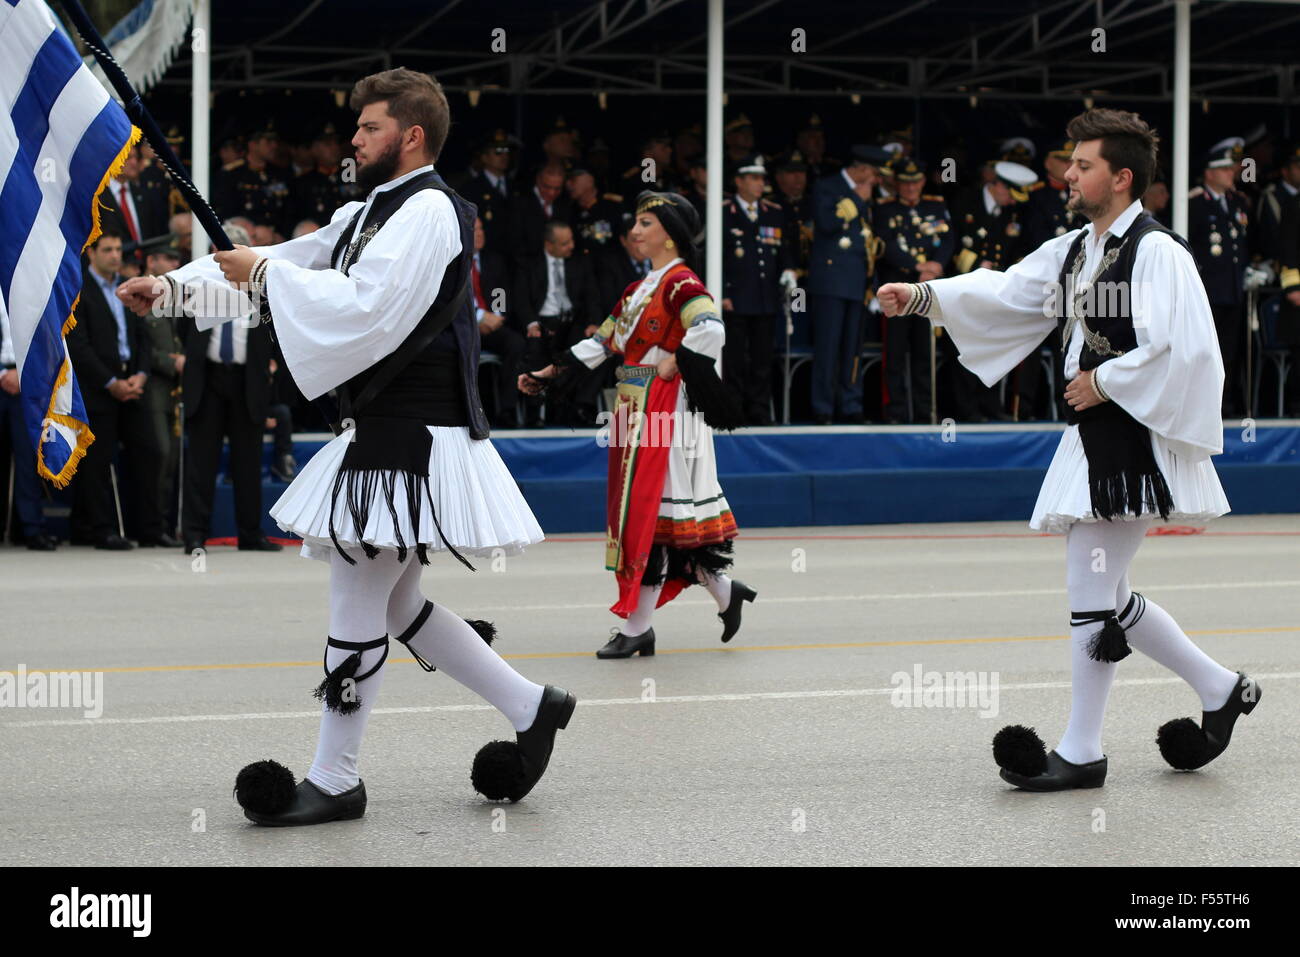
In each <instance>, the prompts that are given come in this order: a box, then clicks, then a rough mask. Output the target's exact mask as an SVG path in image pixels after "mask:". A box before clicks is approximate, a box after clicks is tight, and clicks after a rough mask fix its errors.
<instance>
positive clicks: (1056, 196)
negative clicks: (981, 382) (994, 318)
mask: <svg viewBox="0 0 1300 957" xmlns="http://www.w3.org/2000/svg"><path fill="white" fill-rule="evenodd" d="M1074 145H1075V144H1074V141H1073V140H1069V139H1065V138H1061V139H1058V140H1055V141H1054V142H1052V143H1051V144H1050V145H1049V146H1048V150H1047V155H1048V156H1054V157H1057V158H1059V159H1063V160H1065V161H1067V162H1069V161H1070V160H1071V159H1072V157H1073V155H1074ZM1069 199H1070V187H1069V185H1068V184H1067V183H1064V182H1062V181H1060V180H1058V179H1056V178H1054V177H1052V176H1050V175H1049V176H1048V177H1047V179H1046V181H1045V182H1044V183H1043V184H1042V185H1041V186H1039V187H1038V188H1037V189H1034V190H1033V191H1032V192H1031V193H1030V194H1029V199H1028V200H1027V201H1026V203H1025V216H1024V232H1023V233H1022V234H1021V237H1022V239H1023V241H1024V246H1023V250H1022V251H1025V252H1027V251H1031V250H1034V249H1037V248H1038V247H1039V246H1041V245H1042V244H1043V243H1045V242H1047V241H1048V240H1049V239H1055V238H1056V237H1057V236H1064V235H1065V234H1066V233H1068V232H1070V231H1071V230H1074V229H1082V228H1083V227H1084V226H1086V225H1088V219H1087V217H1086V216H1084V215H1083V214H1082V213H1077V212H1075V211H1074V210H1072V209H1070V208H1069V206H1068V205H1067V203H1068V202H1069ZM1021 258H1023V257H1021ZM1060 339H1061V337H1060V336H1059V335H1057V334H1055V333H1052V334H1050V335H1048V337H1047V338H1046V339H1044V340H1043V345H1044V346H1046V347H1047V348H1049V349H1051V350H1052V368H1053V369H1059V368H1061V342H1060ZM1040 351H1041V349H1035V350H1034V351H1033V353H1031V354H1030V355H1029V356H1028V357H1026V358H1025V360H1024V361H1023V362H1021V363H1020V365H1018V366H1016V369H1015V371H1014V373H1013V374H1012V376H1013V382H1014V383H1015V387H1016V394H1017V396H1018V397H1019V406H1018V412H1017V415H1016V418H1017V419H1018V420H1020V421H1027V420H1030V419H1033V418H1035V417H1036V416H1037V409H1038V403H1039V396H1040V394H1041V392H1042V390H1041V388H1040V387H1041V386H1042V384H1043V380H1044V374H1043V364H1042V361H1041V359H1040V356H1039V352H1040ZM1058 391H1059V390H1058ZM1046 400H1047V401H1048V402H1049V403H1050V402H1056V401H1058V398H1057V396H1054V395H1049V396H1047V397H1046Z"/></svg>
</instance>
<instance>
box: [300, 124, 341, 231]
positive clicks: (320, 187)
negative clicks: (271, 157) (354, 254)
mask: <svg viewBox="0 0 1300 957" xmlns="http://www.w3.org/2000/svg"><path fill="white" fill-rule="evenodd" d="M311 155H312V162H313V163H314V166H313V167H312V168H311V169H309V170H307V172H305V173H302V174H300V175H299V176H298V177H296V178H295V179H294V181H293V189H292V192H293V209H294V212H293V218H294V220H295V221H299V222H300V221H302V220H304V219H310V220H311V221H312V222H314V223H315V224H316V225H317V226H326V225H328V224H329V221H330V217H331V216H333V215H334V210H336V209H338V208H339V207H340V206H342V205H343V203H344V199H343V189H342V187H343V181H342V169H341V161H342V159H343V147H342V145H341V144H340V143H339V134H338V130H337V129H336V128H335V126H334V124H333V123H326V124H325V125H324V126H322V127H321V128H320V129H319V130H318V131H317V132H316V135H315V136H313V137H312V141H311Z"/></svg>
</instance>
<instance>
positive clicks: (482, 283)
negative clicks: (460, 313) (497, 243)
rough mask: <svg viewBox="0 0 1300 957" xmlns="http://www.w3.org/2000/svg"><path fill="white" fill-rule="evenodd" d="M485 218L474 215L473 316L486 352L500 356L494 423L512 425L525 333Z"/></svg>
mask: <svg viewBox="0 0 1300 957" xmlns="http://www.w3.org/2000/svg"><path fill="white" fill-rule="evenodd" d="M486 243H487V234H486V230H485V229H484V224H483V220H482V219H481V218H479V217H475V219H474V259H473V263H472V265H471V268H470V288H471V291H472V293H473V295H474V318H475V319H476V320H477V321H478V331H479V344H480V346H481V347H482V349H483V351H484V352H491V353H495V354H496V355H497V356H499V357H500V358H501V369H500V375H498V376H497V390H496V396H495V399H496V402H495V406H494V408H493V416H492V425H493V426H494V427H496V428H498V429H511V428H514V427H515V426H516V425H518V424H519V423H518V421H517V418H516V415H515V407H516V405H517V403H518V400H519V391H518V388H517V386H516V385H515V383H516V381H517V380H518V378H519V373H521V372H523V371H524V366H523V359H524V333H523V330H522V329H521V328H519V326H518V324H517V323H515V322H512V321H511V314H512V310H510V309H509V302H510V300H509V296H508V295H507V287H508V285H509V272H508V270H507V269H506V261H505V257H504V256H502V255H501V254H500V253H498V252H496V251H494V250H491V249H488V248H487V245H486Z"/></svg>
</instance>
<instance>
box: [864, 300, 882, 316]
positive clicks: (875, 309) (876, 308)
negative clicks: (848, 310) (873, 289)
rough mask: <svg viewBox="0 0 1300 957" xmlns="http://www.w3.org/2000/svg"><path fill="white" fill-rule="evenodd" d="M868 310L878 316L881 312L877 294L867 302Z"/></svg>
mask: <svg viewBox="0 0 1300 957" xmlns="http://www.w3.org/2000/svg"><path fill="white" fill-rule="evenodd" d="M867 312H869V313H871V314H872V315H873V316H878V315H880V314H881V309H880V299H879V298H878V297H876V296H872V297H871V301H870V302H869V303H867Z"/></svg>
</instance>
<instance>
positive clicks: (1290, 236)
mask: <svg viewBox="0 0 1300 957" xmlns="http://www.w3.org/2000/svg"><path fill="white" fill-rule="evenodd" d="M1278 235H1279V240H1278V265H1279V267H1281V268H1279V270H1278V278H1279V282H1280V284H1281V286H1282V308H1281V312H1279V313H1278V317H1277V339H1278V342H1279V343H1280V344H1281V345H1284V346H1288V347H1289V348H1290V349H1291V373H1290V375H1289V376H1288V378H1287V386H1286V414H1287V415H1288V416H1289V417H1292V418H1294V417H1297V416H1300V201H1296V202H1293V203H1291V204H1289V205H1287V206H1285V207H1283V210H1282V222H1281V223H1280V224H1279V230H1278Z"/></svg>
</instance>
